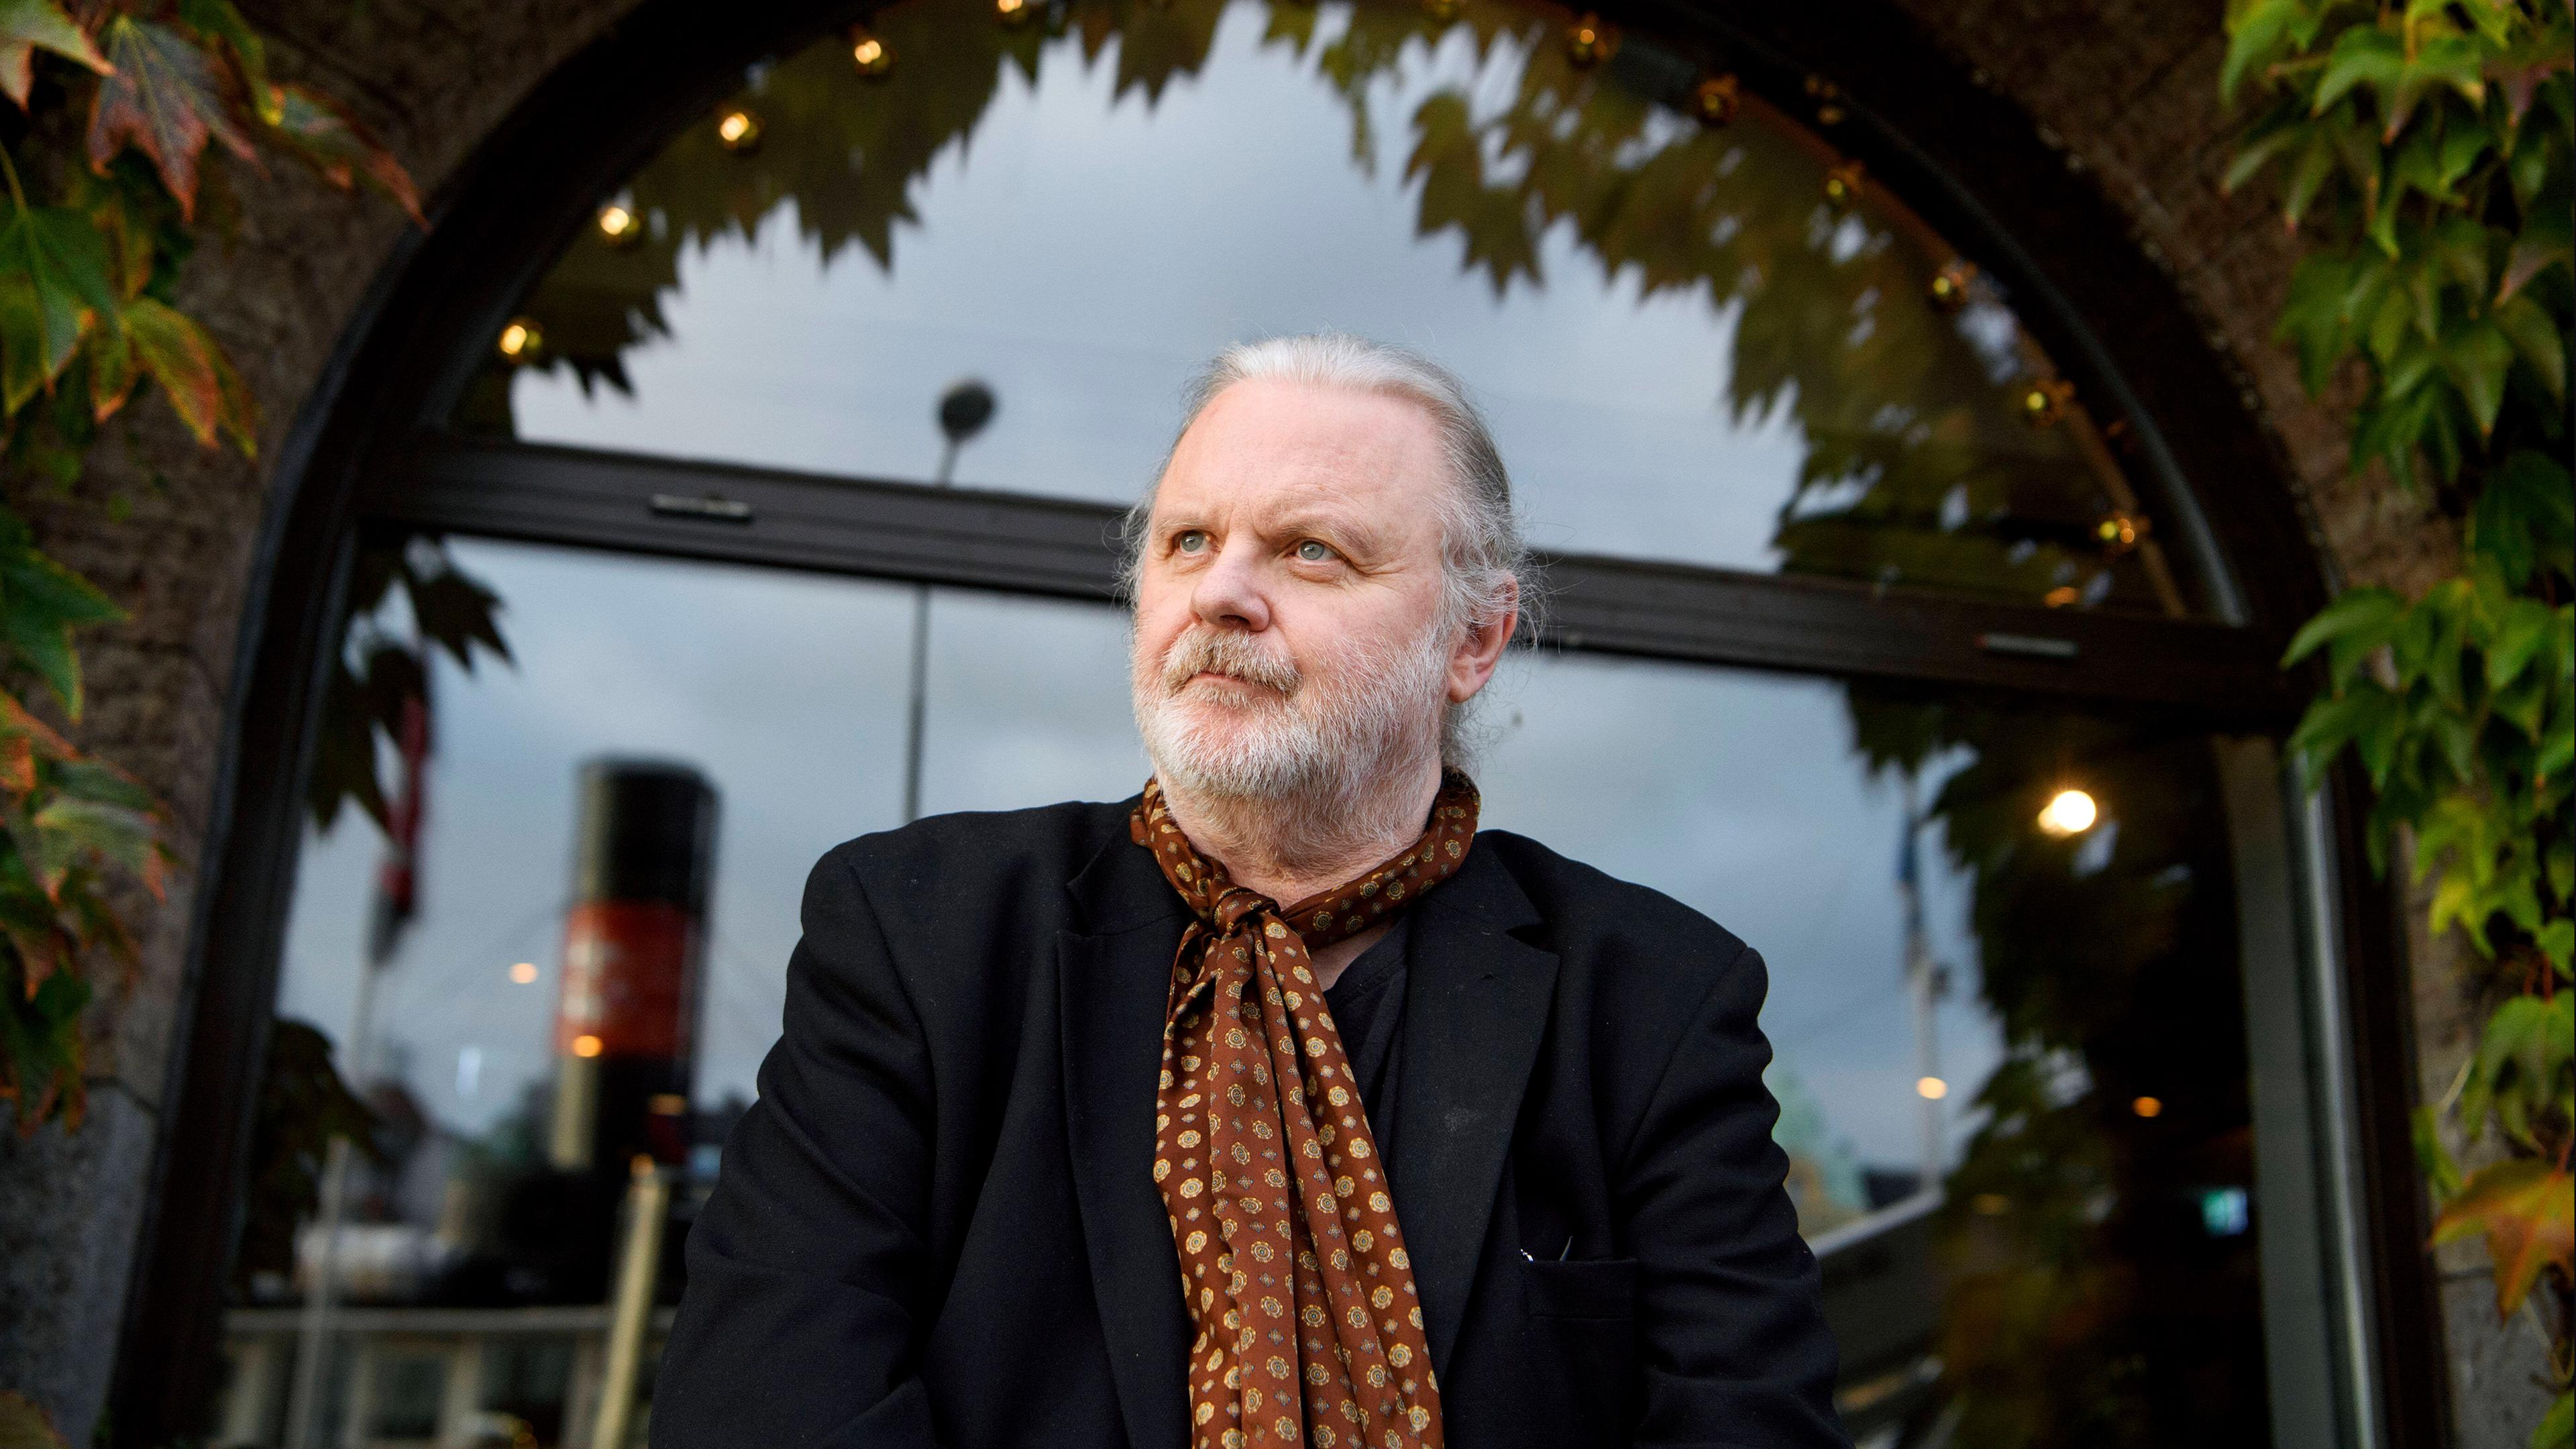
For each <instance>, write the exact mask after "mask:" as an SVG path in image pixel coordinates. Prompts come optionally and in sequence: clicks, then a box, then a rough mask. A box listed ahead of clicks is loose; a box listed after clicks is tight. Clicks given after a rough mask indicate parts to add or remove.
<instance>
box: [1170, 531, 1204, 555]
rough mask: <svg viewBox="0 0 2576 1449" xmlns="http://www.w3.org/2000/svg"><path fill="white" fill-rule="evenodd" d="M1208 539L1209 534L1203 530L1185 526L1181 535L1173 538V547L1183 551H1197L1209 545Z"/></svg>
mask: <svg viewBox="0 0 2576 1449" xmlns="http://www.w3.org/2000/svg"><path fill="white" fill-rule="evenodd" d="M1207 541H1208V536H1207V534H1206V533H1205V532H1204V531H1203V530H1200V529H1196V528H1185V529H1183V530H1181V533H1180V536H1179V537H1177V538H1175V539H1173V540H1172V547H1174V548H1177V549H1179V550H1180V551H1181V552H1183V553H1197V552H1199V551H1200V550H1201V549H1204V548H1206V547H1207Z"/></svg>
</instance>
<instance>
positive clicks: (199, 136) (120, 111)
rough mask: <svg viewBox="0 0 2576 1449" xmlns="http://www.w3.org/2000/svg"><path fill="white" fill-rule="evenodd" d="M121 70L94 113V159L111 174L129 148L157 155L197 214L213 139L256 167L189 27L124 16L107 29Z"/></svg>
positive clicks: (170, 183) (102, 90)
mask: <svg viewBox="0 0 2576 1449" xmlns="http://www.w3.org/2000/svg"><path fill="white" fill-rule="evenodd" d="M103 38H104V39H105V40H106V42H107V45H106V50H107V58H108V61H109V62H110V63H111V64H112V65H114V66H115V67H116V73H115V74H113V75H111V76H109V77H108V78H107V79H105V80H102V81H100V82H99V85H98V99H97V100H96V101H95V102H94V103H92V105H91V107H90V113H89V164H90V166H91V168H92V169H94V170H97V171H100V172H105V171H106V170H107V163H108V162H110V161H113V160H115V159H116V154H117V153H118V152H119V151H122V150H124V149H125V148H126V147H127V146H128V145H131V146H134V147H135V148H136V149H138V150H140V151H141V152H142V153H143V154H144V155H146V156H148V157H150V158H152V164H153V166H154V168H155V169H157V170H159V171H160V173H161V184H162V185H164V186H167V187H168V188H170V194H171V195H172V196H175V197H177V198H178V199H179V215H180V217H181V218H182V219H183V220H189V221H193V220H195V219H196V208H197V158H198V157H199V156H200V155H201V154H202V153H203V152H204V151H205V149H206V143H207V142H208V141H209V140H215V141H221V142H223V143H224V147H225V149H227V150H229V151H231V152H232V153H233V154H234V155H236V156H239V157H240V158H242V159H243V160H245V161H248V162H250V163H252V164H253V165H257V164H258V161H259V157H258V155H257V153H256V152H254V151H253V150H252V149H251V143H250V137H249V135H248V134H246V133H245V132H244V131H243V130H242V128H241V125H240V123H239V122H238V121H236V120H235V119H234V118H233V109H232V106H231V105H230V104H229V103H228V102H227V100H226V98H225V96H224V93H223V90H222V86H221V83H220V81H219V80H218V79H217V77H216V73H215V68H214V66H213V65H212V64H211V63H210V62H209V61H208V60H207V58H206V52H205V49H204V48H203V47H202V46H201V45H200V44H199V43H198V42H197V41H195V40H193V39H191V38H189V36H188V35H187V34H186V32H184V31H180V30H177V29H174V28H172V27H170V26H167V25H160V24H155V23H154V22H152V21H149V20H137V19H135V18H134V17H133V16H131V15H119V16H117V17H116V18H115V19H113V20H110V21H109V22H108V23H107V28H106V30H105V31H104V32H103Z"/></svg>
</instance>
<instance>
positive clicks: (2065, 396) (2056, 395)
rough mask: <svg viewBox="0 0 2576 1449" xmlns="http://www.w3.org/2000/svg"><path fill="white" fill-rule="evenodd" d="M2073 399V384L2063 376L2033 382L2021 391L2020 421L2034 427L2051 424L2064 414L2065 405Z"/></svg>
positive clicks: (2043, 426)
mask: <svg viewBox="0 0 2576 1449" xmlns="http://www.w3.org/2000/svg"><path fill="white" fill-rule="evenodd" d="M2073 401H2075V384H2073V383H2071V382H2068V381H2066V380H2065V379H2064V378H2056V377H2052V378H2047V379H2044V380H2042V381H2039V382H2034V383H2032V384H2031V385H2030V386H2028V387H2026V388H2023V389H2022V392H2021V416H2022V421H2023V422H2026V423H2028V424H2030V425H2031V426H2032V427H2034V428H2045V427H2050V426H2053V425H2054V424H2055V423H2056V422H2057V420H2058V419H2060V418H2062V417H2064V416H2066V405H2067V404H2068V403H2071V402H2073Z"/></svg>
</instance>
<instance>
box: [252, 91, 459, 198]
mask: <svg viewBox="0 0 2576 1449" xmlns="http://www.w3.org/2000/svg"><path fill="white" fill-rule="evenodd" d="M271 94H272V95H273V96H274V97H275V98H276V104H275V105H274V106H272V107H271V110H273V111H274V112H275V113H276V115H277V117H278V119H277V122H276V126H277V134H278V136H279V138H280V139H282V140H284V141H285V142H286V143H287V144H288V145H290V146H293V147H294V148H295V149H296V150H297V151H298V152H300V153H301V154H302V155H303V157H304V159H305V160H307V161H309V162H311V163H312V164H313V169H314V170H316V171H318V172H320V173H322V179H323V180H325V181H328V182H330V183H331V184H332V185H334V186H337V187H339V188H340V189H341V190H343V191H346V190H348V189H349V187H350V185H351V183H352V182H353V181H354V180H355V179H356V178H357V177H358V176H361V175H363V176H365V177H366V178H367V180H368V182H369V183H370V184H371V185H373V186H374V187H375V188H376V189H377V190H379V191H382V192H383V193H384V194H385V195H387V196H390V197H392V198H393V199H394V202H395V204H396V205H399V206H400V207H401V208H402V209H403V210H404V211H405V212H406V213H408V214H409V215H410V216H411V219H412V221H413V223H414V224H416V225H419V226H424V227H425V226H427V225H429V223H428V221H426V220H425V219H423V218H422V216H421V214H420V190H419V188H417V187H415V186H414V185H412V180H411V173H410V172H408V171H405V170H404V169H403V167H402V163H401V162H399V161H396V160H395V159H394V155H393V153H392V152H391V151H388V150H386V149H385V148H384V145H383V144H382V143H381V142H379V141H377V140H376V138H375V137H374V136H373V135H371V134H369V133H368V131H367V128H366V127H364V126H361V125H359V124H358V122H357V121H356V119H354V118H353V117H351V116H350V114H349V113H348V112H347V111H346V110H344V109H342V108H341V106H340V103H339V102H337V101H334V100H332V99H331V98H330V97H329V96H326V95H322V94H320V93H318V92H315V91H310V90H307V89H305V88H304V87H302V86H293V85H290V86H278V87H276V88H275V89H274V90H273V91H272V92H271Z"/></svg>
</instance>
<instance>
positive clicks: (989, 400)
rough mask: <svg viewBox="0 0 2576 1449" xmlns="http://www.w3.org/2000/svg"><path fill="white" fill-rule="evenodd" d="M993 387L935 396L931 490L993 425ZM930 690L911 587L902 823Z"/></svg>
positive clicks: (922, 624)
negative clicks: (936, 436)
mask: <svg viewBox="0 0 2576 1449" xmlns="http://www.w3.org/2000/svg"><path fill="white" fill-rule="evenodd" d="M994 407H995V403H994V401H993V389H992V388H991V387H990V386H988V385H987V384H986V383H985V382H984V380H983V379H982V378H977V377H969V378H961V379H959V380H958V381H957V382H955V383H952V384H951V385H950V386H949V389H948V391H946V392H944V393H942V394H940V396H939V432H940V435H941V436H942V437H945V438H946V439H947V440H948V443H947V446H946V447H944V448H942V449H941V450H940V453H939V476H938V477H937V478H935V479H933V480H931V485H930V486H931V487H933V488H945V487H947V486H948V480H949V475H951V474H952V473H954V472H956V470H957V453H958V450H959V449H961V448H963V447H965V446H966V444H967V443H968V442H970V441H972V440H973V439H974V437H975V435H976V434H977V433H980V432H982V431H984V427H985V425H986V424H988V423H990V422H992V421H993V410H994ZM929 687H930V585H928V584H915V585H913V586H912V693H911V697H910V700H909V701H908V704H907V707H906V711H905V714H904V734H903V822H904V823H905V824H906V825H909V824H911V823H912V822H913V821H916V820H918V819H920V818H921V738H922V734H921V732H922V711H923V709H924V706H925V703H926V698H927V695H928V693H929Z"/></svg>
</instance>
